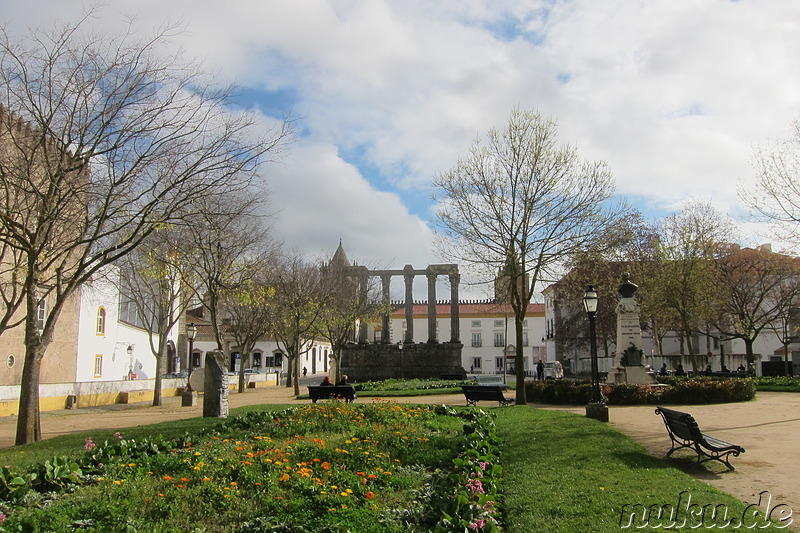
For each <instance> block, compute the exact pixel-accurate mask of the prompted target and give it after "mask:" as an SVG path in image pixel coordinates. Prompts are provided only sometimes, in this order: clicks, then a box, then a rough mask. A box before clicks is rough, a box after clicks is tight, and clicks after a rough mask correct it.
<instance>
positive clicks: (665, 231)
mask: <svg viewBox="0 0 800 533" xmlns="http://www.w3.org/2000/svg"><path fill="white" fill-rule="evenodd" d="M731 225H732V223H731V222H730V221H727V220H725V219H723V218H722V217H721V216H720V215H719V214H718V213H717V212H716V211H715V210H714V209H713V208H712V207H711V206H710V205H708V204H706V203H702V202H697V201H691V202H689V203H688V204H687V205H686V206H685V207H684V209H683V210H682V211H681V212H679V213H674V214H672V215H669V216H667V217H666V218H664V219H663V220H662V222H661V224H660V227H659V240H658V242H657V244H656V246H655V253H654V259H653V262H652V266H653V269H652V271H651V273H650V276H649V277H648V278H646V279H644V280H642V282H643V284H644V286H645V287H646V290H647V298H648V307H647V310H648V313H651V314H652V316H654V317H659V318H658V320H659V321H661V322H662V323H670V322H673V321H674V323H676V324H677V331H678V333H679V334H680V335H681V337H682V339H683V342H684V343H685V347H686V350H687V351H688V355H690V356H693V357H692V358H691V361H692V365H693V367H694V370H698V367H699V365H700V364H701V360H700V358H698V357H694V356H697V355H698V354H699V346H697V344H696V342H695V336H696V333H697V332H699V331H701V330H703V329H704V326H705V325H706V324H708V323H710V322H713V319H714V317H716V316H717V315H718V309H719V305H720V293H719V291H718V287H717V283H716V282H717V276H718V273H717V270H716V263H715V261H714V259H715V254H716V253H717V252H718V250H719V245H720V244H721V243H725V242H730V235H731V233H730V227H731Z"/></svg>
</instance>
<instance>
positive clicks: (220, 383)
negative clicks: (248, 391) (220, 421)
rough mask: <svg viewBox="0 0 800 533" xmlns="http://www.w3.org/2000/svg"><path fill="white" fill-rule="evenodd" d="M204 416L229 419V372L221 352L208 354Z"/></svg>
mask: <svg viewBox="0 0 800 533" xmlns="http://www.w3.org/2000/svg"><path fill="white" fill-rule="evenodd" d="M203 416H204V417H206V418H228V371H227V370H226V369H225V354H223V353H222V352H221V351H216V350H214V351H210V352H206V368H205V383H204V393H203Z"/></svg>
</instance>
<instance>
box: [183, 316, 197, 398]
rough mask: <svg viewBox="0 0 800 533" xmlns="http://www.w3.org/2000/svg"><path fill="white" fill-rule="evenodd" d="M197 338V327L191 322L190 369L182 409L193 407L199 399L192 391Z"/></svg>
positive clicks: (189, 335)
mask: <svg viewBox="0 0 800 533" xmlns="http://www.w3.org/2000/svg"><path fill="white" fill-rule="evenodd" d="M195 337H197V326H196V325H195V323H194V322H191V323H190V324H189V325H188V326H186V338H188V339H189V354H188V356H187V357H186V362H187V366H188V367H189V369H188V371H187V376H186V390H184V391H183V395H182V396H181V406H182V407H192V406H193V405H194V404H195V401H196V399H197V394H196V393H195V391H194V390H192V367H194V361H193V359H194V339H195Z"/></svg>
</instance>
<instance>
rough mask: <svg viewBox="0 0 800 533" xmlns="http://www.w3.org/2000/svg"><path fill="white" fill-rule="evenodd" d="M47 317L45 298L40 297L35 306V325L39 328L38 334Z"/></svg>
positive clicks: (42, 329)
mask: <svg viewBox="0 0 800 533" xmlns="http://www.w3.org/2000/svg"><path fill="white" fill-rule="evenodd" d="M46 318H47V299H46V298H42V299H41V300H39V305H38V306H37V307H36V327H37V328H38V329H39V334H41V333H42V331H44V321H45V319H46Z"/></svg>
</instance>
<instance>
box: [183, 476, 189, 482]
mask: <svg viewBox="0 0 800 533" xmlns="http://www.w3.org/2000/svg"><path fill="white" fill-rule="evenodd" d="M181 481H183V482H184V483H189V478H188V477H182V478H181Z"/></svg>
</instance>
